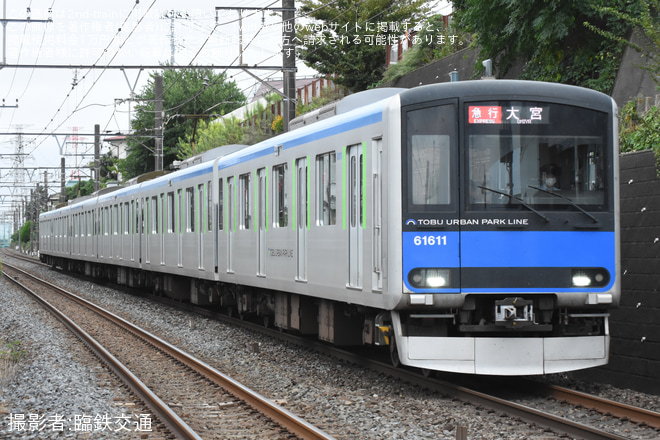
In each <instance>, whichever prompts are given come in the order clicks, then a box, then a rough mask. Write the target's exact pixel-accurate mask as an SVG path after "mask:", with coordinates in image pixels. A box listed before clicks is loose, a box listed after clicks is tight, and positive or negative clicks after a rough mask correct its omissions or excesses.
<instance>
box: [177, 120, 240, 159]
mask: <svg viewBox="0 0 660 440" xmlns="http://www.w3.org/2000/svg"><path fill="white" fill-rule="evenodd" d="M242 139H243V129H242V128H241V126H240V125H239V121H238V119H236V118H235V117H233V116H232V117H227V118H225V119H223V120H221V121H214V122H210V123H208V124H207V123H206V122H204V121H200V122H199V125H198V126H197V131H196V134H195V141H194V142H193V139H192V134H188V135H186V138H185V140H184V139H180V140H179V144H178V151H177V157H178V158H179V159H180V160H183V159H187V158H189V157H192V156H195V155H196V154H200V153H203V152H204V151H207V150H211V149H213V148H216V147H221V146H223V145H230V144H239V143H241V142H242Z"/></svg>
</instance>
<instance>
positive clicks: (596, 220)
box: [527, 185, 598, 223]
mask: <svg viewBox="0 0 660 440" xmlns="http://www.w3.org/2000/svg"><path fill="white" fill-rule="evenodd" d="M527 186H529V187H530V188H532V189H536V190H539V191H543V192H544V193H546V194H550V195H553V196H555V197H559V198H560V199H564V200H566V201H567V202H568V203H570V204H571V205H573V206H575V207H576V208H577V209H578V210H580V212H582V213H583V214H584V215H586V216H587V217H589V218H590V219H591V221H593V222H594V223H598V219H597V218H596V217H594V216H593V215H591V214H589V213H588V212H587V211H585V210H584V209H583V208H582V207H581V206H580V205H578V204H577V203H575V202H574V201H573V200H571V199H569V198H568V197H566V196H564V195H562V194H559V193H558V192H554V191H550V190H547V189H543V188H540V187H538V186H534V185H527Z"/></svg>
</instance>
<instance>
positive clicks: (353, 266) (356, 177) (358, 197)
mask: <svg viewBox="0 0 660 440" xmlns="http://www.w3.org/2000/svg"><path fill="white" fill-rule="evenodd" d="M346 156H347V160H348V176H347V177H348V285H349V286H350V287H356V288H359V287H362V261H363V260H362V227H363V225H364V215H363V214H364V213H363V209H362V205H363V200H364V194H363V193H362V188H363V179H364V172H363V165H364V163H363V161H364V155H363V149H362V145H360V144H358V145H352V146H350V147H348V154H347V155H346Z"/></svg>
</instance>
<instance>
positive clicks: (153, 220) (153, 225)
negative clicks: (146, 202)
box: [151, 196, 158, 234]
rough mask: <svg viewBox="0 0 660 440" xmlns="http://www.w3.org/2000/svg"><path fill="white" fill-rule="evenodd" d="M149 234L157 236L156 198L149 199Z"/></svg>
mask: <svg viewBox="0 0 660 440" xmlns="http://www.w3.org/2000/svg"><path fill="white" fill-rule="evenodd" d="M151 233H152V234H158V197H157V196H153V197H152V198H151Z"/></svg>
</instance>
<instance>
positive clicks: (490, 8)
mask: <svg viewBox="0 0 660 440" xmlns="http://www.w3.org/2000/svg"><path fill="white" fill-rule="evenodd" d="M453 6H454V17H455V20H456V21H457V23H458V26H459V28H461V29H463V30H464V31H467V32H472V33H473V34H474V35H473V36H474V45H475V46H476V47H479V48H480V50H481V53H480V60H479V62H478V63H477V66H481V61H482V60H484V59H487V58H491V59H492V60H493V63H494V64H495V66H496V67H497V69H498V71H499V73H500V75H504V74H506V72H507V71H508V70H509V69H510V68H511V66H512V65H513V63H514V62H516V61H520V62H522V63H524V66H523V72H522V75H521V78H523V79H533V80H543V81H552V82H561V83H566V84H574V85H580V86H584V87H589V88H592V89H595V90H599V91H602V92H605V93H609V92H610V90H611V89H612V87H613V85H614V79H615V77H616V72H617V70H618V67H619V63H620V61H621V55H622V53H623V45H622V44H621V43H619V42H617V41H613V40H611V39H608V38H605V37H603V36H602V35H600V34H598V33H596V32H594V31H592V30H591V29H590V28H589V27H588V26H585V22H589V23H591V24H592V25H593V26H595V27H598V28H600V29H605V30H607V31H608V32H610V33H611V34H612V35H616V36H617V37H620V38H626V37H627V36H628V33H629V32H630V25H629V24H628V23H626V22H625V20H622V19H621V18H618V17H615V16H613V15H609V14H605V13H603V12H602V11H601V10H600V8H602V7H604V6H610V7H612V8H614V9H616V10H619V11H626V12H627V13H630V14H633V15H634V14H636V13H637V12H638V11H637V8H638V4H637V3H633V4H630V3H629V1H628V0H591V1H575V0H557V1H542V0H533V1H530V0H453Z"/></svg>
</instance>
